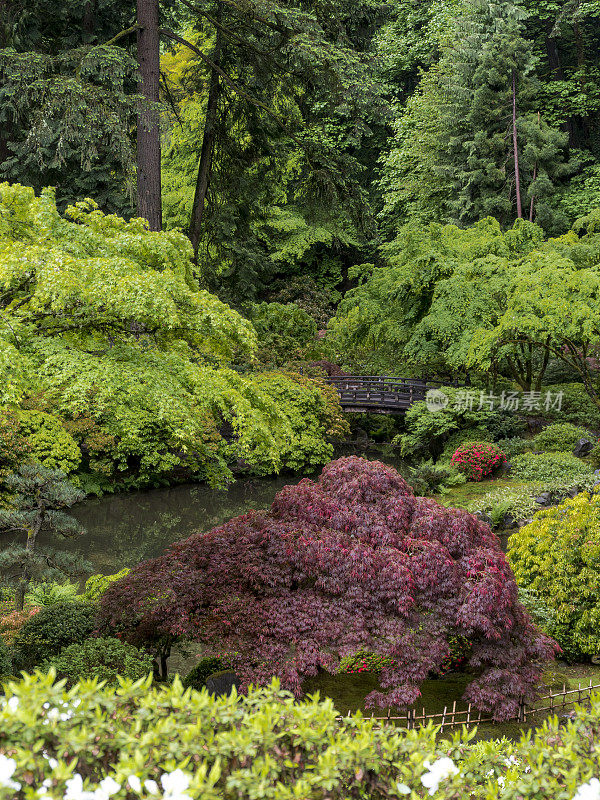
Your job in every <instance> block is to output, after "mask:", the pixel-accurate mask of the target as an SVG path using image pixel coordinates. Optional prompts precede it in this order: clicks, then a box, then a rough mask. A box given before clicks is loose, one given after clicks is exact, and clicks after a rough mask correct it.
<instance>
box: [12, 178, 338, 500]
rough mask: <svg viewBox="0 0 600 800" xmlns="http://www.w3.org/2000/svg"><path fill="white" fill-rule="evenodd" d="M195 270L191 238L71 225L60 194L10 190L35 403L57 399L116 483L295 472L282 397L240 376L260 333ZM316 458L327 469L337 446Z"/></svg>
mask: <svg viewBox="0 0 600 800" xmlns="http://www.w3.org/2000/svg"><path fill="white" fill-rule="evenodd" d="M190 256H191V248H190V244H189V241H188V240H187V239H186V238H185V237H184V236H183V235H182V234H180V233H177V232H169V233H153V232H150V231H148V230H146V228H145V226H144V223H143V222H142V221H141V220H132V221H131V222H125V221H124V220H122V219H120V218H118V217H115V216H105V215H103V214H101V213H100V212H99V211H98V210H97V209H94V208H93V206H92V205H91V204H89V203H81V204H78V205H77V206H76V207H72V208H71V209H69V212H68V217H67V218H61V217H59V215H58V213H57V211H56V207H55V204H54V201H53V198H52V194H51V192H45V193H44V194H43V195H42V196H41V197H39V198H36V197H34V195H33V192H32V191H31V190H29V189H26V188H24V187H20V186H8V185H7V184H3V185H2V186H1V187H0V309H3V315H4V317H5V318H6V320H7V321H9V322H10V330H12V331H14V336H16V337H17V338H18V341H19V347H20V350H21V351H22V352H24V353H25V354H26V356H27V358H28V359H29V360H30V361H31V363H32V364H34V365H35V368H36V378H35V380H34V381H33V383H32V384H30V385H28V386H23V387H22V391H25V389H27V390H28V391H31V390H35V392H36V393H39V392H44V397H45V400H46V403H47V404H48V410H49V411H53V412H55V413H56V414H57V415H58V416H59V417H60V418H61V419H63V420H65V425H66V426H67V427H69V428H70V430H72V431H73V432H74V433H77V435H79V436H80V439H81V441H82V444H84V445H85V452H86V462H85V463H84V464H83V466H84V467H85V469H86V470H88V471H90V472H92V473H93V472H94V471H98V472H99V473H100V477H101V478H102V479H103V480H106V478H107V477H108V478H110V477H111V476H112V477H113V479H115V480H118V481H119V482H120V483H122V484H124V485H128V486H136V485H148V484H149V483H152V482H155V481H158V480H160V479H162V480H164V479H165V476H169V475H171V474H172V472H173V471H174V470H175V469H178V468H179V469H184V470H186V471H187V473H188V474H193V475H195V476H197V477H198V478H202V479H205V480H208V481H209V482H211V483H213V484H218V485H223V483H225V482H226V481H227V480H228V479H230V477H231V473H230V471H229V469H228V466H227V459H231V460H236V459H237V458H239V457H242V458H244V459H245V460H246V461H248V462H249V463H254V462H260V468H261V469H262V470H264V471H267V472H274V471H277V470H279V469H280V468H281V465H282V463H283V460H282V459H283V457H282V453H283V452H284V451H285V452H287V450H288V446H289V437H290V428H289V422H288V419H287V416H286V413H285V410H284V409H281V408H280V407H279V406H278V400H277V399H276V394H277V393H273V392H271V391H270V388H269V387H268V386H267V385H266V384H265V381H264V379H263V378H261V379H260V380H258V381H254V380H253V378H252V377H251V376H248V375H240V374H238V373H237V372H235V371H234V370H233V369H231V368H230V367H229V362H230V361H232V360H238V361H242V360H245V361H246V363H247V362H248V361H249V360H250V358H251V357H252V354H253V352H254V350H255V348H256V332H255V330H254V328H253V327H252V325H251V323H250V322H249V321H247V320H245V319H243V318H242V317H241V316H240V315H239V314H237V313H236V312H235V311H233V310H232V309H230V308H229V307H228V306H226V305H225V304H224V303H222V302H221V301H219V300H218V299H217V298H216V297H215V296H214V295H211V294H209V293H208V292H206V291H200V290H199V289H198V287H197V286H196V285H195V282H194V279H193V276H192V265H191V260H190ZM1 334H2V329H0V335H1ZM315 402H316V403H317V406H318V405H319V403H318V401H317V400H315ZM305 410H306V412H307V413H309V409H308V408H307V409H305ZM38 416H39V414H38ZM83 417H85V419H87V420H88V422H89V425H88V426H87V428H86V430H85V431H83V432H82V430H80V428H81V420H82V419H83ZM36 418H38V417H36ZM43 419H44V420H46V417H43ZM85 419H84V422H85ZM223 421H227V422H229V423H230V424H231V425H232V426H233V428H234V432H235V441H234V443H233V444H230V445H226V443H225V442H224V440H223V439H222V437H221V435H220V433H219V427H220V426H221V424H222V422H223ZM310 424H312V425H313V427H315V426H316V428H315V433H316V430H317V429H318V427H319V423H318V422H316V421H314V422H313V423H310ZM78 426H79V427H78ZM90 426H91V427H90ZM84 427H85V426H84ZM88 428H89V430H88ZM66 436H67V437H68V434H66ZM86 436H87V437H88V440H89V439H90V437H92V440H90V441H86ZM316 446H317V449H318V450H320V453H315V454H313V456H312V461H313V462H314V463H323V458H324V457H325V455H324V454H325V451H327V452H329V446H328V445H326V444H325V443H324V442H322V441H321V442H317V444H316ZM255 449H256V452H254V450H255Z"/></svg>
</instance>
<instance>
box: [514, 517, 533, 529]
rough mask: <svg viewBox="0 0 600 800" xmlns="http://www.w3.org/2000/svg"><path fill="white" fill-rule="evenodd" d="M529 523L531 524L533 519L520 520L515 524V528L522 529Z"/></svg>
mask: <svg viewBox="0 0 600 800" xmlns="http://www.w3.org/2000/svg"><path fill="white" fill-rule="evenodd" d="M530 522H533V519H520V520H519V521H518V522H517V527H518V528H524V527H525V525H529V523H530Z"/></svg>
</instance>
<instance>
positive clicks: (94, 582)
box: [79, 567, 130, 603]
mask: <svg viewBox="0 0 600 800" xmlns="http://www.w3.org/2000/svg"><path fill="white" fill-rule="evenodd" d="M129 572H130V570H129V569H128V568H127V567H125V569H122V570H121V571H120V572H117V573H116V574H115V575H91V576H90V577H89V578H88V579H87V581H86V582H85V589H84V591H83V594H81V595H80V596H79V599H81V600H86V601H88V602H89V603H97V602H98V601H99V600H100V598H101V597H102V595H103V594H104V592H105V591H106V590H107V589H108V587H109V586H110V585H111V583H114V582H115V581H118V580H120V579H121V578H124V577H125V576H126V575H128V574H129Z"/></svg>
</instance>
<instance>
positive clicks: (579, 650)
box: [508, 494, 600, 658]
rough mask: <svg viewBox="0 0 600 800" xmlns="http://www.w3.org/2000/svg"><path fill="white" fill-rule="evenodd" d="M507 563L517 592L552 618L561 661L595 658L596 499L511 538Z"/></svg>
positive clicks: (598, 590) (599, 514) (598, 645)
mask: <svg viewBox="0 0 600 800" xmlns="http://www.w3.org/2000/svg"><path fill="white" fill-rule="evenodd" d="M508 558H509V561H510V563H511V565H512V567H513V570H514V572H515V577H516V579H517V581H518V583H519V586H521V587H522V588H523V589H527V590H528V591H529V592H530V593H531V594H532V595H534V596H535V597H536V598H538V599H539V600H540V601H541V602H543V603H544V604H546V605H547V606H548V607H549V608H550V609H551V611H552V612H553V613H554V614H555V615H556V619H555V620H554V621H552V624H550V625H549V627H550V629H551V630H552V632H553V636H554V637H555V638H556V640H557V641H558V643H559V644H560V646H561V647H562V648H563V650H564V652H565V655H566V656H567V657H569V658H576V657H578V656H596V655H600V496H592V497H589V496H588V495H587V494H581V495H578V496H577V497H575V498H574V499H572V500H567V501H565V502H564V503H563V504H562V505H561V506H558V507H556V508H551V509H548V510H545V511H541V512H540V513H539V514H537V515H536V517H535V518H534V520H533V522H532V523H530V524H529V525H526V526H525V527H523V528H521V529H520V530H518V531H516V532H515V533H513V535H512V536H511V537H510V539H509V554H508Z"/></svg>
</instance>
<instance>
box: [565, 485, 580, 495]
mask: <svg viewBox="0 0 600 800" xmlns="http://www.w3.org/2000/svg"><path fill="white" fill-rule="evenodd" d="M578 494H579V487H578V486H574V487H573V488H572V489H569V491H568V492H567V497H577V495H578Z"/></svg>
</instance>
